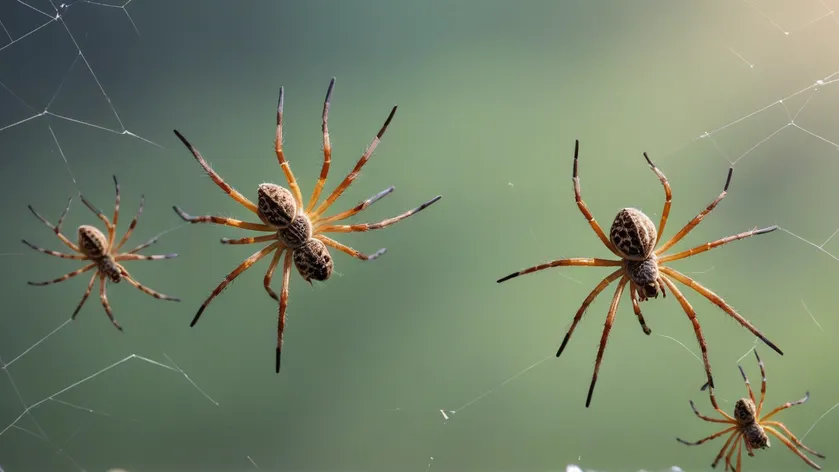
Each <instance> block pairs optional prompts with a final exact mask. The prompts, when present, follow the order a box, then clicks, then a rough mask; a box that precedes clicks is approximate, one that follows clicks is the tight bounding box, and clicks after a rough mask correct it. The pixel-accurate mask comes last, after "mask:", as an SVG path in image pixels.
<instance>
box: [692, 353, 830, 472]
mask: <svg viewBox="0 0 839 472" xmlns="http://www.w3.org/2000/svg"><path fill="white" fill-rule="evenodd" d="M754 353H755V357H756V358H757V363H758V365H760V376H761V382H760V400H759V401H755V394H754V392H752V386H751V384H750V383H749V378H748V377H746V372H745V371H744V370H743V367H742V366H740V365H739V364H738V365H737V367H738V368H739V369H740V375H742V376H743V381H744V382H745V383H746V389H747V390H748V391H749V398H741V399H739V400H737V402H736V403H735V404H734V416H733V417H732V416H729V415H728V414H726V413H725V412H724V411H722V410H720V409H719V407H717V401H716V399H715V398H714V389H713V388H711V389H710V390H709V392H710V393H709V395H710V397H711V404H712V405H714V409H715V410H717V412H719V414H720V415H722V416H723V417H724V418H725V419H717V418H710V417H708V416H704V415H702V414H701V413H699V410H697V409H696V405H694V404H693V400H691V401H690V407H691V408H692V409H693V412H694V413H695V414H696V416H698V417H699V418H701V419H703V420H705V421H708V422H711V423H725V424H730V425H732V426H729V427H728V428H726V429H724V430H722V431H720V432H717V433H714V434H712V435H710V436H708V437H706V438H702V439H700V440H699V441H696V442H688V441H685V440H684V439H680V438H676V440H677V441H679V442H680V443H682V444H687V445H688V446H698V445H700V444H702V443H704V442H706V441H710V440H712V439H715V438H718V437H720V436H722V435H725V434H728V433H731V434H729V435H728V439H727V440H726V441H725V443H724V444H723V446H722V449H720V452H719V454H717V457H716V459H714V462H713V463H712V464H711V467H716V466H717V464H718V463H719V462H720V459H722V456H723V454H725V451H726V450H728V454H726V455H725V469H726V470H729V469H731V471H732V472H740V466H741V459H742V454H743V446H744V445H745V446H746V452H747V454H748V455H750V456H754V450H755V449H765V448H767V447H769V446H770V444H769V436H768V435H767V434H766V433H769V434H771V435H773V436H775V437H776V438H778V439H779V440H780V441H781V442H782V443H784V445H785V446H786V447H788V448H789V449H790V450H791V451H792V452H794V453H796V454H797V455H798V457H800V458H801V459H802V460H804V462H806V463H807V465H809V466H810V467H812V468H814V469H816V470H821V469H822V468H821V467H819V465H818V464H816V463H815V462H813V461H812V460H810V458H808V457H807V456H805V455H804V454H803V453H802V452H801V451H800V450H799V449H798V448H799V447H800V448H801V449H804V450H805V451H807V452H809V453H811V454H813V455H814V456H816V457H819V458H821V459H824V458H825V456H824V454H822V453H820V452H816V451H814V450H812V449H810V448H809V447H807V446H805V445H804V444H802V443H801V441H799V440H798V438H797V437H795V435H794V434H792V433H791V432H790V430H789V429H787V427H786V426H784V424H783V423H781V422H779V421H769V419H770V418H772V417H773V416H775V415H776V414H778V413H779V412H781V411H783V410H786V409H787V408H789V407H791V406H795V405H801V404H802V403H804V402H806V401H807V400H809V399H810V392H805V394H804V398H802V399H800V400H797V401H794V402H786V403H784V404H783V405H781V406H779V407H777V408H775V409H774V410H772V411H770V412H769V413H767V414H765V415H764V416H763V418H761V417H760V412H761V410H762V409H763V399H764V397H765V396H766V370H765V369H764V367H763V361H761V360H760V356H758V355H757V349H755V350H754ZM755 405H757V406H755ZM775 428H778V429H780V430H781V431H783V432H784V433H786V434H787V436H789V438H787V437H785V436H784V435H783V434H781V432H779V431H778V429H775ZM741 438H742V439H743V441H742V442H740V439H741ZM729 446H730V447H731V449H729ZM796 446H798V447H796ZM735 450H736V451H737V466H736V468H735V466H734V465H732V464H731V457H732V456H733V455H734V451H735Z"/></svg>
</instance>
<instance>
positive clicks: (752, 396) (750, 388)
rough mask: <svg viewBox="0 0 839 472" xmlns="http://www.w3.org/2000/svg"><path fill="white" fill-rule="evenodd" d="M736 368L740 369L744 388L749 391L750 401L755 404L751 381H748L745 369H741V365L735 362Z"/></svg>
mask: <svg viewBox="0 0 839 472" xmlns="http://www.w3.org/2000/svg"><path fill="white" fill-rule="evenodd" d="M737 368H738V369H740V375H741V376H742V377H743V382H744V383H745V384H746V390H748V391H749V398H751V400H752V403H755V404H757V400H755V394H754V392H752V383H751V382H749V378H748V377H747V376H746V371H745V370H743V366H741V365H740V364H737Z"/></svg>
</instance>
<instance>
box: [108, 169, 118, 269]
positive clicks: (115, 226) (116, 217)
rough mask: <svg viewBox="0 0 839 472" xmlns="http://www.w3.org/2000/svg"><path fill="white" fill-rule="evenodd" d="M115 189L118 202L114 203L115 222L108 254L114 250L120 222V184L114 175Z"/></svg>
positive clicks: (112, 224) (109, 240) (110, 236)
mask: <svg viewBox="0 0 839 472" xmlns="http://www.w3.org/2000/svg"><path fill="white" fill-rule="evenodd" d="M113 177H114V187H116V194H117V197H116V202H115V203H114V221H113V223H111V226H112V228H113V230H112V231H110V232H109V233H108V236H109V237H108V252H111V250H112V248H113V247H114V238H115V237H116V232H117V222H119V182H118V181H117V176H116V175H114V176H113Z"/></svg>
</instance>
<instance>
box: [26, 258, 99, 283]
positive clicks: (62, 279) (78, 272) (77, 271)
mask: <svg viewBox="0 0 839 472" xmlns="http://www.w3.org/2000/svg"><path fill="white" fill-rule="evenodd" d="M94 267H96V263H95V262H92V263H90V264H88V265H86V266H84V267H82V268H81V269H77V270H74V271H73V272H68V273H66V274H64V275H62V276H61V277H59V278H57V279H52V280H48V281H46V282H26V283H28V284H29V285H37V286H39V287H42V286H44V285H52V284H57V283H58V282H64V281H65V280H67V279H69V278H71V277H75V276H77V275H79V274H83V273H85V272H87V271H89V270H90V269H93V268H94Z"/></svg>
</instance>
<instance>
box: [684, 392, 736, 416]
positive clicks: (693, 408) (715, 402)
mask: <svg viewBox="0 0 839 472" xmlns="http://www.w3.org/2000/svg"><path fill="white" fill-rule="evenodd" d="M713 393H714V391H713V390H711V395H713ZM711 403H712V404H714V405H716V404H717V399H716V398H714V399H713V400H712V401H711ZM690 408H691V409H692V410H693V414H695V415H696V416H697V417H699V419H701V420H705V421H708V422H710V423H728V424H736V423H737V421H735V420H734V418H732V417H731V416H729V415H728V413H726V412H724V411H722V410H720V409H719V408H717V412H719V413H721V414H722V415H723V416H724V417H725V419H722V420H721V419H719V418H711V417H710V416H705V415H703V414H702V413H700V412H699V410H698V409H697V408H696V404H695V403H693V400H690ZM715 408H716V407H715Z"/></svg>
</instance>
